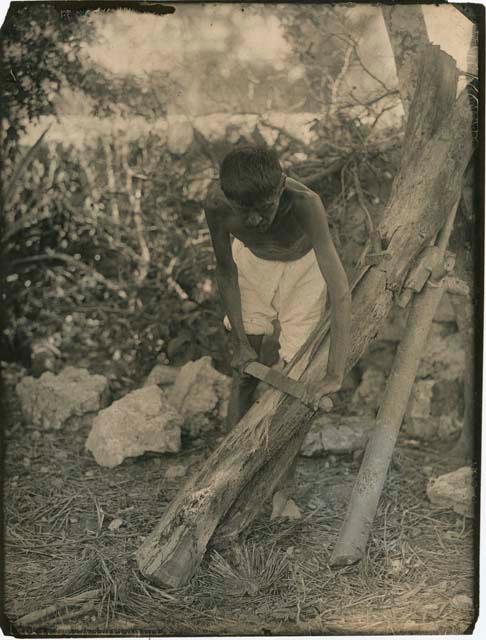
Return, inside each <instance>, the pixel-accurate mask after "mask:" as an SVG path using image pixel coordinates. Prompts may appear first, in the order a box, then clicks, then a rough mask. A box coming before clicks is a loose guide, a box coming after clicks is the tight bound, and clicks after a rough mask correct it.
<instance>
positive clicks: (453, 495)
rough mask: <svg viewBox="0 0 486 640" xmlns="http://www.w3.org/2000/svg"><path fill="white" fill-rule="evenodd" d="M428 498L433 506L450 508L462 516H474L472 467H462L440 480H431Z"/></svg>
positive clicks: (440, 477)
mask: <svg viewBox="0 0 486 640" xmlns="http://www.w3.org/2000/svg"><path fill="white" fill-rule="evenodd" d="M427 496H428V498H429V500H430V501H431V502H432V504H436V505H438V506H444V507H450V508H451V509H453V510H454V511H455V512H456V513H459V514H460V515H464V516H468V517H470V518H471V517H473V515H474V507H473V501H474V487H473V473H472V468H471V467H461V468H460V469H457V470H456V471H452V472H451V473H446V474H444V475H442V476H439V477H438V478H431V479H430V480H429V482H428V484H427Z"/></svg>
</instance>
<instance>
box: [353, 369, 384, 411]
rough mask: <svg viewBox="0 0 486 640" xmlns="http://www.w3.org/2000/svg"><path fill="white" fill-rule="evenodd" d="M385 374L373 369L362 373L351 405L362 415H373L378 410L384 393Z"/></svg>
mask: <svg viewBox="0 0 486 640" xmlns="http://www.w3.org/2000/svg"><path fill="white" fill-rule="evenodd" d="M385 385H386V380H385V374H384V373H383V371H380V370H379V369H376V368H374V367H369V368H368V369H366V371H365V372H364V373H363V376H362V378H361V383H360V385H359V387H358V388H357V389H356V391H355V392H354V395H353V400H352V403H353V405H355V407H356V409H357V410H358V411H359V412H360V413H362V414H365V413H373V412H376V410H377V409H378V408H379V406H380V404H381V401H382V399H383V392H384V391H385Z"/></svg>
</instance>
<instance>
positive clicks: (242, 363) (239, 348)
mask: <svg viewBox="0 0 486 640" xmlns="http://www.w3.org/2000/svg"><path fill="white" fill-rule="evenodd" d="M255 360H258V355H257V353H256V351H255V350H254V349H253V347H252V346H251V345H250V344H249V343H241V342H239V343H238V344H237V345H236V348H235V352H234V354H233V357H232V359H231V366H232V368H233V369H236V370H237V371H239V372H240V373H244V368H245V367H246V365H247V364H248V363H249V362H254V361H255Z"/></svg>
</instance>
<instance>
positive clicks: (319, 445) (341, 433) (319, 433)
mask: <svg viewBox="0 0 486 640" xmlns="http://www.w3.org/2000/svg"><path fill="white" fill-rule="evenodd" d="M372 428H373V422H372V421H371V420H364V419H363V418H361V417H356V416H340V415H337V414H327V415H325V416H321V417H319V418H317V419H316V420H315V421H314V423H313V424H312V427H311V428H310V430H309V433H308V434H307V436H306V437H305V440H304V443H303V445H302V448H301V451H300V454H301V455H303V456H306V457H311V456H318V455H324V454H333V453H334V454H336V453H353V451H357V450H359V449H361V450H362V449H364V447H365V446H366V442H367V441H368V437H369V434H370V431H371V429H372Z"/></svg>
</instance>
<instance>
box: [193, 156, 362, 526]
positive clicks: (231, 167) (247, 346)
mask: <svg viewBox="0 0 486 640" xmlns="http://www.w3.org/2000/svg"><path fill="white" fill-rule="evenodd" d="M205 213H206V220H207V223H208V227H209V231H210V234H211V239H212V243H213V248H214V253H215V257H216V278H217V282H218V286H219V290H220V294H221V297H222V299H223V303H224V307H225V311H226V314H227V315H226V318H225V325H226V327H227V328H231V330H232V333H233V337H234V340H235V354H234V357H233V360H232V362H231V364H232V367H233V368H234V369H235V375H234V378H233V386H232V392H231V397H230V403H229V408H228V424H229V426H234V424H236V423H237V422H238V421H239V420H240V418H241V417H242V416H243V415H244V414H245V413H246V411H248V409H249V407H250V406H251V404H252V402H253V394H254V391H255V388H256V385H257V381H256V380H255V379H254V378H251V377H250V376H247V375H245V374H244V372H243V370H244V367H245V365H247V364H248V363H249V362H251V361H254V360H258V358H259V354H260V348H261V345H262V339H263V336H264V335H269V334H271V333H272V332H273V321H274V320H275V319H278V320H279V322H280V326H281V333H280V352H279V353H280V358H281V360H282V361H283V362H284V363H286V362H289V361H290V360H291V358H292V357H293V356H294V355H295V353H296V352H297V351H298V349H299V348H300V347H301V346H302V344H303V343H304V342H305V341H306V339H307V338H308V336H309V334H310V333H311V332H312V330H313V329H314V327H315V326H316V324H317V323H318V322H319V320H320V318H321V317H322V314H323V312H324V308H325V304H326V294H327V293H329V298H330V303H331V346H330V353H329V361H328V366H327V371H325V372H324V371H323V372H322V379H321V380H320V381H319V382H318V383H317V384H315V385H314V386H313V387H312V388H311V389H309V398H312V399H313V400H316V399H318V398H321V397H322V396H325V395H328V394H330V393H334V392H336V391H338V390H339V389H340V388H341V385H342V382H343V376H344V366H345V360H346V345H347V343H348V337H349V327H350V309H351V296H350V291H349V285H348V281H347V278H346V274H345V272H344V269H343V266H342V264H341V261H340V259H339V257H338V255H337V252H336V249H335V247H334V244H333V242H332V239H331V235H330V232H329V227H328V222H327V215H326V211H325V209H324V206H323V204H322V201H321V199H320V197H319V196H318V195H317V194H316V193H314V192H313V191H311V190H310V189H308V188H307V187H306V186H305V185H303V184H301V183H300V182H298V181H297V180H294V179H292V178H289V177H287V176H286V175H285V174H284V173H283V171H282V168H281V166H280V163H279V160H278V158H277V155H276V154H275V153H274V152H273V151H272V150H270V149H267V148H262V147H254V146H246V147H238V148H236V149H235V150H233V151H231V152H230V153H229V154H228V155H227V156H226V157H225V159H224V160H223V163H222V165H221V171H220V186H219V187H215V188H213V189H211V190H210V192H209V195H208V198H207V202H206V205H205ZM232 237H233V238H234V240H233V243H232V241H231V238H232ZM287 482H288V486H286V487H284V489H283V490H282V491H279V492H278V493H277V494H275V496H274V513H273V516H278V515H279V514H280V513H282V512H283V511H284V510H286V512H288V508H289V506H290V507H291V509H293V511H294V512H295V510H296V509H297V507H296V505H294V504H293V502H292V501H291V504H290V505H289V504H288V502H289V500H290V489H291V487H290V480H289V478H288V479H287Z"/></svg>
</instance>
